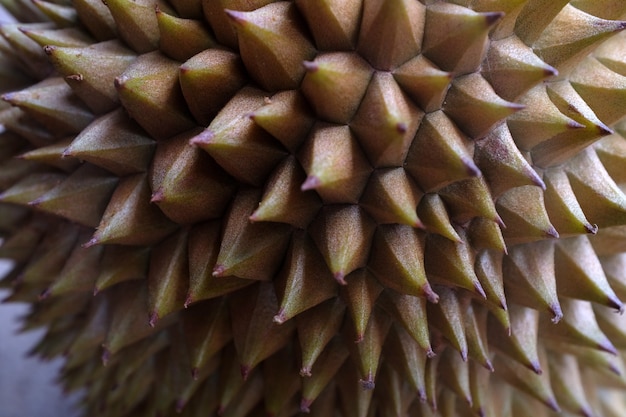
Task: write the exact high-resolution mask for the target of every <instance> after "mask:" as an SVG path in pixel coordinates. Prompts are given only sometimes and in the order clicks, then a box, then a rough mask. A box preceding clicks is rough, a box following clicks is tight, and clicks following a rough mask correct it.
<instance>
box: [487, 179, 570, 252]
mask: <svg viewBox="0 0 626 417" xmlns="http://www.w3.org/2000/svg"><path fill="white" fill-rule="evenodd" d="M496 208H497V210H498V214H499V215H500V217H501V218H502V222H503V223H504V224H505V225H506V228H505V229H503V230H502V235H503V236H504V239H505V242H506V243H507V244H508V245H514V244H517V243H526V242H532V241H535V240H541V239H546V238H548V239H549V238H558V237H559V233H558V231H557V229H555V227H554V226H553V225H552V223H551V222H550V218H549V217H548V213H547V212H546V208H545V205H544V197H543V190H542V189H541V188H539V187H536V186H534V185H524V186H522V187H517V188H512V189H510V190H508V191H507V192H505V193H504V194H502V195H501V196H500V198H499V199H498V201H497V202H496Z"/></svg>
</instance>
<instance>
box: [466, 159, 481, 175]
mask: <svg viewBox="0 0 626 417" xmlns="http://www.w3.org/2000/svg"><path fill="white" fill-rule="evenodd" d="M461 162H463V165H465V171H466V172H467V175H469V176H470V177H480V176H481V175H482V172H480V169H478V167H477V166H476V164H475V163H474V161H472V160H471V159H469V158H465V157H462V158H461Z"/></svg>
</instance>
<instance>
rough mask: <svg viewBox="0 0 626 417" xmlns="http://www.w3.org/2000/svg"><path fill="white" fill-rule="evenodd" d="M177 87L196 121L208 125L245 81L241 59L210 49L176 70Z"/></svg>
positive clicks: (233, 54) (229, 53)
mask: <svg viewBox="0 0 626 417" xmlns="http://www.w3.org/2000/svg"><path fill="white" fill-rule="evenodd" d="M179 82H180V88H181V90H182V92H183V96H184V97H185V102H186V103H187V105H188V106H189V111H191V114H192V115H193V117H194V118H195V120H196V122H197V123H198V124H200V125H202V126H208V125H209V124H210V123H211V120H212V119H213V118H214V117H215V115H216V114H217V113H218V112H219V111H220V110H221V109H222V107H224V105H225V104H226V103H227V102H228V100H230V99H231V98H232V97H233V96H234V95H235V93H237V91H238V90H239V89H240V88H242V87H243V86H244V85H245V83H246V79H245V76H244V68H243V63H242V62H241V58H240V57H239V56H238V55H237V54H235V53H233V52H231V51H227V50H222V49H215V48H210V49H207V50H204V51H202V52H200V53H198V54H196V55H194V56H192V57H190V58H189V59H187V60H186V61H185V62H184V63H183V64H182V65H181V66H180V70H179Z"/></svg>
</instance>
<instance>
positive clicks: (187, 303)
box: [183, 294, 193, 308]
mask: <svg viewBox="0 0 626 417" xmlns="http://www.w3.org/2000/svg"><path fill="white" fill-rule="evenodd" d="M191 303H193V297H192V295H191V294H187V297H186V298H185V303H184V304H183V307H185V308H188V307H189V305H190V304H191Z"/></svg>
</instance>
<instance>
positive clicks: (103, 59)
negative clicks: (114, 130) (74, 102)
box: [44, 41, 137, 114]
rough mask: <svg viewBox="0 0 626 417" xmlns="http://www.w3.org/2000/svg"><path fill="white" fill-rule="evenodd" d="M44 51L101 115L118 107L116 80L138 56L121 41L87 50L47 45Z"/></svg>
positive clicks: (58, 69) (87, 47)
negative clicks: (114, 82) (114, 83)
mask: <svg viewBox="0 0 626 417" xmlns="http://www.w3.org/2000/svg"><path fill="white" fill-rule="evenodd" d="M44 51H45V52H46V54H47V55H48V56H49V57H50V61H51V62H52V64H53V65H54V68H55V69H56V70H57V71H58V72H60V73H61V74H62V75H63V76H64V77H65V82H67V83H68V84H69V86H70V87H72V90H73V91H74V92H75V93H76V94H77V95H78V96H79V97H80V98H81V100H83V101H84V102H85V103H86V104H87V105H88V106H89V108H90V109H91V110H92V111H93V112H94V113H97V114H102V113H105V112H108V111H111V110H113V109H114V108H115V107H116V106H117V105H118V103H119V100H118V98H117V92H116V91H115V86H114V85H113V81H114V79H115V77H116V76H118V75H119V74H121V73H122V72H124V70H125V69H126V68H127V67H128V65H130V63H131V62H132V61H133V60H135V58H136V57H137V55H136V54H135V52H133V51H132V50H130V49H128V48H126V47H125V46H123V45H122V44H121V43H120V42H118V41H107V42H101V43H97V44H94V45H90V46H84V47H82V46H81V47H75V46H74V47H63V46H45V47H44Z"/></svg>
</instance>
